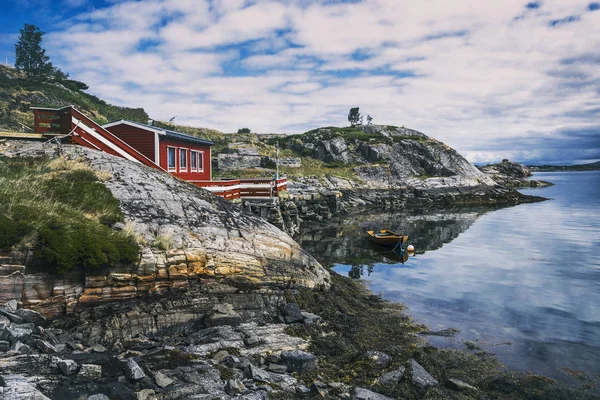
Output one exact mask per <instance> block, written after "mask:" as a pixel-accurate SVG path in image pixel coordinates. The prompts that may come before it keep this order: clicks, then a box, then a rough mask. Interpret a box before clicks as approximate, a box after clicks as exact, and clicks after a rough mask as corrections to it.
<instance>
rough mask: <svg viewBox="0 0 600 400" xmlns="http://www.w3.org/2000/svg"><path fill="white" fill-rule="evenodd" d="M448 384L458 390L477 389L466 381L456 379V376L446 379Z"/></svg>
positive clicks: (474, 390)
mask: <svg viewBox="0 0 600 400" xmlns="http://www.w3.org/2000/svg"><path fill="white" fill-rule="evenodd" d="M446 386H447V387H449V388H450V389H453V390H458V391H473V392H476V391H477V388H476V387H474V386H471V385H469V384H468V383H466V382H463V381H461V380H458V379H454V378H450V379H448V380H447V381H446Z"/></svg>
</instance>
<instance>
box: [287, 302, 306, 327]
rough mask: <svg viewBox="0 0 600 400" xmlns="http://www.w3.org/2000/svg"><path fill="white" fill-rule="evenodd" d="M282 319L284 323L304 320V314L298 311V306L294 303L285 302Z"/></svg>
mask: <svg viewBox="0 0 600 400" xmlns="http://www.w3.org/2000/svg"><path fill="white" fill-rule="evenodd" d="M283 319H284V321H285V323H286V324H291V323H294V322H302V321H304V315H302V311H300V306H298V304H296V303H287V304H286V305H285V310H284V311H283Z"/></svg>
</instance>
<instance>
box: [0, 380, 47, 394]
mask: <svg viewBox="0 0 600 400" xmlns="http://www.w3.org/2000/svg"><path fill="white" fill-rule="evenodd" d="M0 383H2V384H1V385H0V398H2V400H24V399H25V400H50V399H49V398H48V397H46V396H44V395H43V394H42V392H40V391H39V390H37V389H36V387H35V386H34V385H33V384H32V383H30V381H29V379H27V378H26V377H24V376H22V375H4V376H2V377H1V378H0Z"/></svg>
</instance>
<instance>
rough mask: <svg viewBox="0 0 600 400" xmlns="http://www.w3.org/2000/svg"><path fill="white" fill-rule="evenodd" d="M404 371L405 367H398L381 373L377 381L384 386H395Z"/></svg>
mask: <svg viewBox="0 0 600 400" xmlns="http://www.w3.org/2000/svg"><path fill="white" fill-rule="evenodd" d="M405 371H406V368H404V367H400V368H398V369H395V370H393V371H390V372H386V373H385V374H383V375H381V376H380V377H379V379H377V382H378V383H379V384H380V385H384V386H391V387H393V386H396V385H397V384H398V382H400V379H402V377H403V376H404V372H405Z"/></svg>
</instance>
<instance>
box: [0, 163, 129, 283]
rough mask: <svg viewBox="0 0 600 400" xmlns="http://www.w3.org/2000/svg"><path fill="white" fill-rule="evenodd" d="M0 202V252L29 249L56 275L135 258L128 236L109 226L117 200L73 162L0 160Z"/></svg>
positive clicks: (118, 218) (115, 214) (115, 215)
mask: <svg viewBox="0 0 600 400" xmlns="http://www.w3.org/2000/svg"><path fill="white" fill-rule="evenodd" d="M0 204H2V205H3V207H2V208H1V209H0V251H3V252H10V251H12V250H29V249H33V250H34V255H35V257H36V258H38V259H40V260H42V261H43V262H44V263H45V264H46V265H47V266H48V267H49V268H50V269H51V270H53V271H54V272H56V273H64V272H66V271H68V270H70V269H71V268H73V267H75V266H82V267H84V268H98V267H105V266H113V265H115V264H118V263H130V262H134V261H136V260H137V258H138V245H137V244H136V243H135V240H134V238H133V237H131V236H128V235H126V234H124V233H122V232H116V231H114V230H113V229H111V228H110V227H111V226H112V225H114V224H115V223H116V222H119V221H122V220H123V214H122V212H121V209H120V207H119V202H118V200H116V199H115V198H114V197H113V196H112V194H111V192H110V190H108V189H107V188H106V187H105V186H104V185H103V184H102V183H100V182H99V180H98V177H97V176H96V174H95V173H94V172H93V171H92V170H91V169H89V168H87V167H85V166H83V165H81V163H79V162H72V161H68V160H62V159H59V160H55V161H50V160H48V159H40V158H37V159H31V158H11V159H6V158H0Z"/></svg>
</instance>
